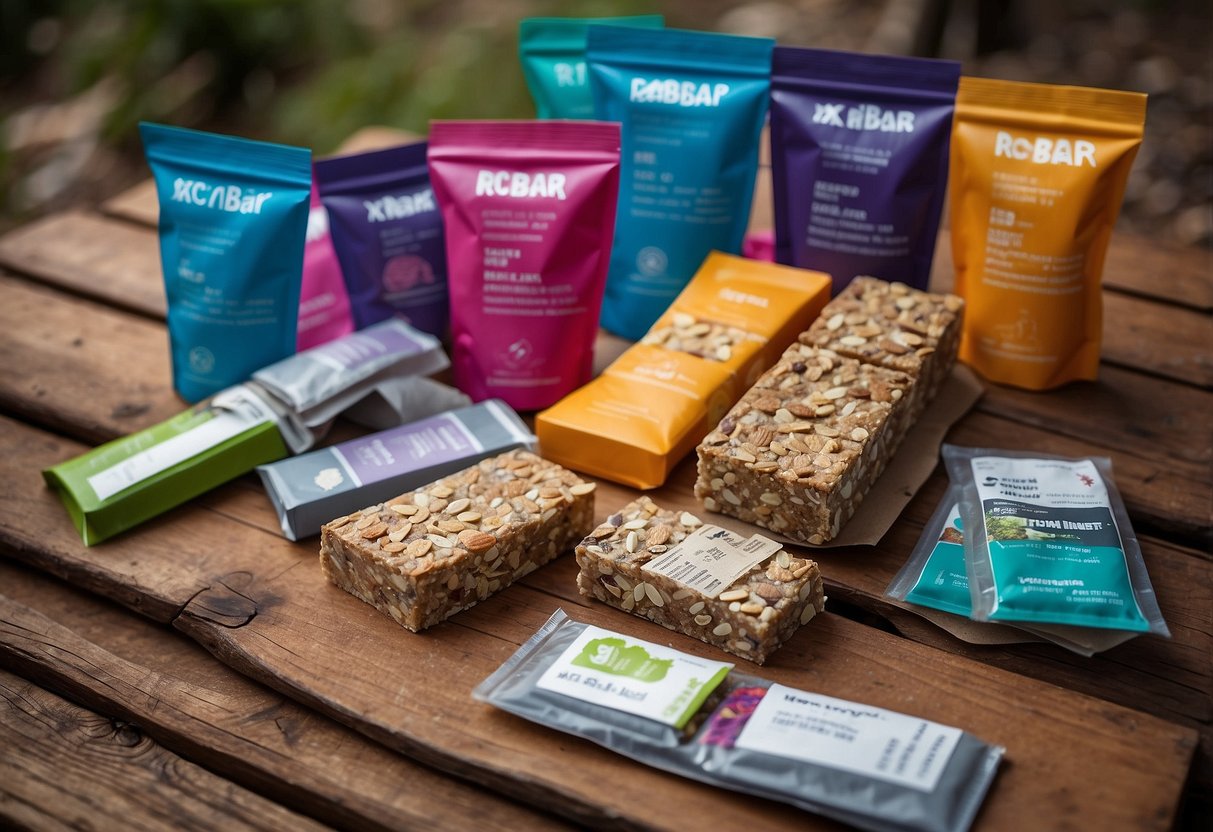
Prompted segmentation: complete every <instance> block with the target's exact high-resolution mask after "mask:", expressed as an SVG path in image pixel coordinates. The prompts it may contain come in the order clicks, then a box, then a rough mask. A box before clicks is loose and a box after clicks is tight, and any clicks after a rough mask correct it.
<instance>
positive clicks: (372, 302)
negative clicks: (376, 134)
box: [316, 142, 448, 337]
mask: <svg viewBox="0 0 1213 832" xmlns="http://www.w3.org/2000/svg"><path fill="white" fill-rule="evenodd" d="M425 154H426V144H425V142H417V143H415V144H407V145H402V146H400V147H390V148H387V149H386V150H375V151H371V152H370V153H359V154H355V155H353V156H337V157H334V158H332V159H321V160H320V161H318V162H317V163H316V183H317V185H318V187H319V189H320V199H321V201H322V202H323V203H324V207H325V208H327V209H328V215H329V225H330V227H331V232H332V236H333V248H334V249H335V250H336V252H337V259H338V260H339V261H340V262H341V270H342V272H343V273H344V275H345V285H346V287H347V288H348V289H349V295H350V305H351V310H352V312H353V316H354V326H355V327H357V328H358V329H362V328H363V327H366V326H369V325H371V324H373V323H378V322H379V321H382V320H384V319H386V318H390V317H392V316H393V315H396V316H399V317H402V318H404V320H405V321H406V322H407V323H409V324H410V325H412V326H413V327H415V328H417V329H420V330H422V331H423V332H428V333H430V334H432V335H437V336H439V337H442V336H443V335H445V334H446V329H447V324H448V314H447V308H448V306H447V304H448V300H447V280H446V252H445V248H444V243H443V236H442V216H441V214H439V212H438V205H437V203H436V202H435V201H434V191H433V189H431V188H430V177H429V171H428V169H427V167H426V158H425Z"/></svg>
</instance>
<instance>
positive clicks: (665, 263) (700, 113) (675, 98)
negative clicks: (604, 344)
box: [586, 25, 774, 340]
mask: <svg viewBox="0 0 1213 832" xmlns="http://www.w3.org/2000/svg"><path fill="white" fill-rule="evenodd" d="M586 44H587V45H586V62H587V65H588V66H589V70H590V87H591V89H592V90H593V93H594V114H595V116H596V117H597V118H599V119H602V120H604V121H617V122H620V123H621V124H622V127H623V153H622V168H621V170H620V187H619V215H618V220H617V221H616V223H615V242H614V245H613V246H612V248H611V268H610V272H609V274H608V277H607V287H606V296H605V298H604V300H603V305H602V325H603V326H604V327H606V328H607V329H609V330H610V331H611V332H614V333H617V334H619V335H622V336H624V337H625V338H630V339H632V340H636V339H638V338H640V337H641V336H642V335H644V334H645V332H647V331H648V329H649V327H650V326H652V325H653V322H654V321H656V320H657V318H658V317H659V316H660V315H661V313H662V312H664V311H665V310H666V307H667V306H669V305H670V302H671V301H672V300H673V299H674V298H675V297H676V296H677V295H678V293H679V292H680V291H682V288H683V286H685V285H686V283H687V281H688V280H690V279H691V275H693V274H694V273H695V270H696V269H698V268H699V264H700V263H702V262H703V259H704V258H705V257H706V256H707V254H708V252H709V251H712V250H714V249H715V250H719V251H723V252H727V253H729V254H738V253H740V252H741V241H742V237H743V236H744V234H745V229H746V224H747V222H748V221H749V217H750V201H751V198H752V196H753V193H754V178H755V175H756V173H757V170H758V142H759V137H760V135H761V133H762V126H763V122H764V120H765V119H766V113H767V102H768V90H769V86H770V72H771V49H772V48H773V47H774V41H772V40H769V39H767V38H748V37H738V36H735V35H720V34H713V33H707V32H688V31H683V30H677V29H628V28H625V27H621V26H597V25H596V26H591V27H590V30H589V35H588V37H587V42H586Z"/></svg>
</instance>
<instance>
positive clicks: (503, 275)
mask: <svg viewBox="0 0 1213 832" xmlns="http://www.w3.org/2000/svg"><path fill="white" fill-rule="evenodd" d="M430 176H431V178H432V180H433V183H434V193H435V195H436V196H437V198H438V204H439V206H440V207H441V209H442V216H443V220H444V221H445V224H446V242H447V262H448V263H449V266H450V275H451V341H452V356H451V360H452V364H453V369H454V376H455V386H456V387H458V388H459V389H460V390H462V391H463V392H465V393H467V394H468V395H469V396H471V397H472V399H473V400H475V401H480V400H482V399H487V398H500V399H503V400H504V401H505V402H506V403H507V404H509V405H510V406H511V407H513V408H515V409H517V410H538V409H539V408H543V407H547V406H548V405H550V404H552V403H553V402H555V401H556V400H558V399H559V398H561V397H562V396H564V395H565V394H566V393H568V392H569V391H571V390H573V389H574V388H576V387H579V386H581V385H582V384H585V383H586V382H587V381H589V378H590V372H591V369H592V365H593V360H594V339H595V337H596V336H597V333H598V327H597V322H598V313H599V308H600V305H601V303H602V284H603V281H604V280H605V278H606V268H607V253H608V252H609V251H610V248H611V234H612V232H613V230H614V219H615V200H616V197H617V195H618V193H619V125H617V124H605V123H602V122H595V121H437V122H433V124H431V127H430Z"/></svg>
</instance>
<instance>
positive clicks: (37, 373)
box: [0, 275, 186, 442]
mask: <svg viewBox="0 0 1213 832" xmlns="http://www.w3.org/2000/svg"><path fill="white" fill-rule="evenodd" d="M0 296H3V298H4V302H3V303H0V366H2V367H4V372H2V373H0V409H3V410H5V411H8V412H10V413H15V414H18V415H20V416H22V417H23V418H25V419H28V420H29V421H31V422H36V423H37V424H40V425H44V426H46V427H49V428H52V429H54V430H59V431H63V432H65V433H70V434H71V435H73V436H76V437H79V438H82V439H85V440H88V441H91V442H101V441H105V440H108V439H113V438H115V437H117V436H122V435H125V434H128V433H133V432H134V431H136V430H140V429H142V428H145V427H148V426H149V425H154V424H156V423H157V422H161V421H164V420H165V419H167V418H169V417H170V416H173V415H175V414H177V413H180V412H181V411H182V410H183V409H185V407H186V405H185V403H184V402H183V401H182V400H181V399H179V398H178V397H177V395H176V394H175V393H174V392H173V391H172V377H171V376H172V371H171V370H170V367H169V355H168V338H167V337H166V335H165V331H164V325H163V324H161V323H157V322H153V321H150V320H147V319H145V318H140V317H138V316H135V315H131V314H129V313H126V312H120V311H118V310H115V309H110V308H108V307H105V306H100V305H98V304H95V303H92V302H90V301H85V300H80V299H78V298H71V297H67V296H65V295H64V294H63V293H62V292H56V291H54V290H53V289H48V288H45V287H42V286H35V285H32V284H30V283H26V282H25V281H21V280H16V279H14V278H11V277H5V276H2V275H0Z"/></svg>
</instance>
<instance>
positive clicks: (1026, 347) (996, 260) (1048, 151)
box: [949, 77, 1146, 390]
mask: <svg viewBox="0 0 1213 832" xmlns="http://www.w3.org/2000/svg"><path fill="white" fill-rule="evenodd" d="M1145 117H1146V96H1144V95H1142V94H1140V93H1130V92H1117V91H1112V90H1097V89H1087V88H1083V87H1061V86H1049V85H1045V84H1023V83H1012V82H1009V81H993V80H988V79H984V78H967V77H966V78H962V79H961V81H960V92H959V94H958V96H957V99H956V125H955V129H954V131H953V136H952V179H951V184H950V186H949V191H950V193H951V222H952V258H953V260H954V261H955V263H956V293H957V294H958V295H960V296H962V297H963V298H964V299H965V301H966V303H967V308H968V311H967V312H966V313H965V321H964V330H963V333H962V336H961V341H960V360H961V361H964V362H965V363H966V364H968V365H969V366H971V367H972V368H973V369H975V370H977V371H978V372H979V373H981V374H982V375H983V376H985V377H986V378H988V379H990V380H991V381H996V382H1000V383H1004V384H1014V385H1016V386H1019V387H1025V388H1027V389H1029V390H1045V389H1048V388H1052V387H1057V386H1059V385H1062V384H1065V383H1067V382H1070V381H1076V380H1081V379H1086V380H1094V379H1095V378H1096V376H1097V375H1098V372H1099V350H1100V341H1101V338H1102V332H1103V306H1102V302H1103V297H1102V293H1101V289H1100V280H1101V277H1102V275H1103V265H1104V257H1105V255H1106V253H1107V248H1108V240H1109V239H1110V238H1111V235H1112V227H1113V226H1114V225H1115V224H1116V216H1117V214H1118V213H1119V212H1120V203H1121V200H1122V198H1123V197H1124V191H1125V184H1126V182H1127V180H1128V178H1129V168H1130V167H1131V166H1132V164H1133V158H1134V156H1136V154H1137V148H1138V146H1139V145H1140V144H1141V139H1142V133H1143V131H1144V129H1145Z"/></svg>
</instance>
